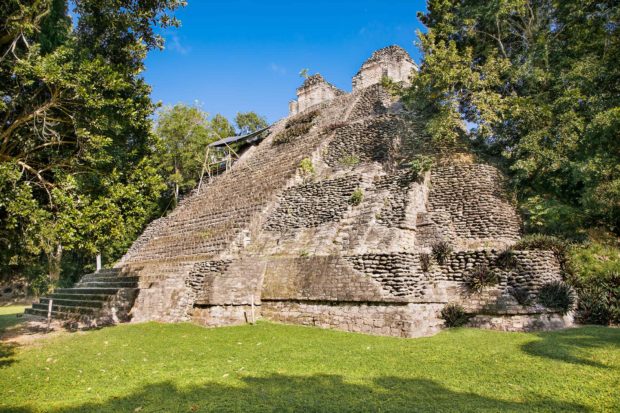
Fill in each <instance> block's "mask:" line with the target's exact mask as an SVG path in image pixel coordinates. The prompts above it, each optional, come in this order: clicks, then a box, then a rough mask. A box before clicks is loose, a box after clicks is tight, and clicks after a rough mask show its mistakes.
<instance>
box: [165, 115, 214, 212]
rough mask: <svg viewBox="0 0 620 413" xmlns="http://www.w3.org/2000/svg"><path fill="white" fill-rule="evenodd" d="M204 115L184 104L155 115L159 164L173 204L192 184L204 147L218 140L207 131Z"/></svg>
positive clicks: (202, 156)
mask: <svg viewBox="0 0 620 413" xmlns="http://www.w3.org/2000/svg"><path fill="white" fill-rule="evenodd" d="M208 116H209V115H208V114H207V113H206V112H204V111H202V110H201V109H200V108H199V107H197V106H188V105H184V104H178V105H175V106H171V107H165V108H163V109H162V110H160V112H159V115H158V119H157V125H156V128H155V134H156V135H157V137H158V138H159V139H160V141H161V144H162V147H163V149H162V151H161V155H160V156H161V160H160V162H161V165H162V168H163V169H164V171H165V174H166V175H167V177H168V178H167V182H168V185H169V186H170V187H171V188H172V191H173V194H174V200H175V202H176V201H177V200H178V197H179V194H180V193H185V192H187V191H188V190H190V189H192V188H193V187H194V186H195V185H196V183H197V181H198V179H199V178H200V172H201V170H202V164H203V158H204V152H205V149H206V148H207V145H208V144H209V143H211V142H213V141H216V140H218V139H220V138H219V135H217V134H216V133H213V132H212V131H211V125H210V123H209V120H208Z"/></svg>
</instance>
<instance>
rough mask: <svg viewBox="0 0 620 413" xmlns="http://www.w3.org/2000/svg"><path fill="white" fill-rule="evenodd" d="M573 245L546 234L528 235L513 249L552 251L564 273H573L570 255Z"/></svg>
mask: <svg viewBox="0 0 620 413" xmlns="http://www.w3.org/2000/svg"><path fill="white" fill-rule="evenodd" d="M570 248H571V243H570V242H569V241H566V240H564V239H561V238H558V237H554V236H551V235H544V234H528V235H526V236H524V237H523V238H521V239H520V240H519V241H518V242H517V243H516V244H515V245H514V246H513V249H515V250H517V251H523V250H525V251H527V250H530V251H531V250H543V251H552V252H553V255H554V256H555V258H556V259H557V260H558V262H559V264H560V268H561V269H562V271H563V272H564V273H571V272H572V270H571V266H570V261H569V258H568V253H569V250H570Z"/></svg>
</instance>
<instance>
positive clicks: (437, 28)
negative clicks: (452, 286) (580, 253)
mask: <svg viewBox="0 0 620 413" xmlns="http://www.w3.org/2000/svg"><path fill="white" fill-rule="evenodd" d="M427 4H428V12H427V13H423V14H420V18H421V20H422V22H423V23H424V24H425V25H426V26H427V28H428V31H427V32H426V33H424V34H422V33H420V34H419V38H420V46H421V49H422V51H423V53H424V60H423V62H422V65H421V70H420V71H419V73H417V74H415V75H414V77H413V85H412V86H411V87H410V88H407V89H405V90H403V91H402V93H403V96H404V98H405V100H406V102H407V103H408V104H409V106H411V107H413V108H415V109H416V110H418V111H420V112H421V113H422V114H425V115H426V116H427V117H428V118H429V119H430V121H429V122H428V126H427V129H428V132H429V134H430V135H431V136H432V138H433V140H434V141H435V143H436V145H437V146H439V147H441V148H442V149H443V150H444V151H451V150H455V149H458V148H459V147H460V146H461V145H462V143H463V142H469V143H473V144H474V147H477V148H478V149H480V150H481V152H483V153H485V154H486V155H487V156H490V157H492V158H493V159H494V160H497V161H498V162H500V164H502V165H503V166H504V167H505V168H506V169H507V170H508V171H510V174H511V177H512V181H513V183H514V185H515V188H516V189H517V191H516V192H517V194H518V197H519V200H520V201H521V205H522V207H523V210H524V213H525V216H526V218H527V219H526V225H527V229H528V230H529V231H533V232H546V233H554V234H565V235H570V236H571V237H575V235H576V234H577V233H579V232H580V230H581V229H582V228H585V227H588V226H593V225H594V226H602V227H605V228H607V229H608V230H611V231H614V232H616V234H620V4H619V3H618V2H616V1H594V0H587V1H582V0H579V1H578V0H562V1H559V0H493V1H477V0H466V1H460V0H458V1H457V0H430V1H428V3H427Z"/></svg>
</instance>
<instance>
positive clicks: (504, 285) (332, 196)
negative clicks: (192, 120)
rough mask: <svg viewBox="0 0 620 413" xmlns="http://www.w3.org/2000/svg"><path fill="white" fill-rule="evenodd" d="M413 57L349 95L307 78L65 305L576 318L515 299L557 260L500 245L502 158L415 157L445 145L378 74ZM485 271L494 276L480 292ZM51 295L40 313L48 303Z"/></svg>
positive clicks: (61, 307)
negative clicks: (237, 150)
mask: <svg viewBox="0 0 620 413" xmlns="http://www.w3.org/2000/svg"><path fill="white" fill-rule="evenodd" d="M415 69H416V66H415V64H414V63H413V61H412V60H411V58H410V57H409V55H408V54H407V53H406V52H405V51H404V50H403V49H401V48H399V47H396V46H392V47H389V48H386V49H383V50H380V51H378V52H376V53H375V54H373V56H372V57H371V58H370V59H369V60H368V61H367V62H366V63H364V64H363V65H362V68H361V70H360V72H359V73H358V74H357V75H356V76H355V78H354V80H353V91H352V92H351V93H344V92H342V91H340V90H338V89H337V88H335V87H334V86H332V85H330V84H328V83H327V82H326V81H325V80H324V79H323V78H322V77H321V76H320V75H316V76H312V77H310V78H308V79H307V80H306V81H305V82H304V85H303V86H302V87H301V88H300V89H299V90H298V91H297V92H298V101H297V102H295V103H294V104H292V106H291V115H290V116H289V117H287V118H286V119H282V120H281V121H279V122H277V123H276V124H274V125H273V126H272V127H271V128H270V130H269V133H268V135H267V136H266V137H265V138H264V139H263V140H262V141H260V143H258V144H255V145H253V146H252V147H250V148H249V149H248V150H247V151H245V153H244V154H243V156H241V157H240V159H239V160H238V161H237V162H236V163H235V164H234V165H233V166H232V168H231V169H230V170H229V171H226V172H225V173H222V174H220V175H217V176H215V177H213V178H212V179H211V180H210V181H209V182H208V183H206V184H203V186H202V187H201V189H200V191H199V192H197V191H196V192H194V193H193V194H192V195H191V196H189V197H187V198H186V199H185V200H184V201H183V202H182V203H181V204H180V205H179V206H178V207H177V208H176V209H175V210H174V211H173V212H172V213H170V214H169V215H167V216H166V217H164V218H161V219H159V220H156V221H154V222H152V223H151V224H150V225H149V226H148V228H147V229H146V230H145V231H144V233H143V234H142V236H140V238H139V239H138V240H137V241H136V242H135V243H134V245H133V246H132V247H131V248H130V250H129V251H128V252H127V254H126V255H125V256H124V257H123V258H122V259H121V260H120V261H119V262H118V263H117V264H116V265H115V268H114V269H110V270H104V271H102V272H99V273H96V274H91V275H88V276H86V277H85V278H84V279H82V280H81V281H80V283H79V284H78V285H76V287H75V288H72V289H63V290H57V291H56V293H55V294H54V295H52V296H51V298H52V299H54V306H53V309H54V314H55V315H57V316H58V317H62V316H64V315H67V314H72V313H75V312H78V313H80V314H84V315H87V316H89V317H91V319H93V320H99V322H103V321H108V322H115V321H132V322H141V321H147V320H158V321H165V322H177V321H190V320H191V321H194V322H196V323H200V324H203V325H206V326H223V325H231V324H239V323H246V322H249V321H252V319H259V318H260V319H266V320H273V321H277V322H284V323H295V324H303V325H312V326H320V327H329V328H336V329H342V330H347V331H356V332H365V333H371V334H382V335H392V336H402V337H415V336H424V335H430V334H433V333H435V332H437V331H439V329H440V328H441V327H442V325H443V321H442V319H441V318H440V312H441V310H442V309H443V308H444V306H445V305H446V304H448V303H458V304H460V305H462V306H463V307H464V308H465V309H466V310H467V311H468V312H469V313H470V314H471V315H472V318H471V320H470V322H469V323H470V325H472V326H479V327H486V328H495V329H503V330H529V329H536V328H556V327H564V326H567V325H569V324H570V322H571V319H570V317H568V316H562V315H560V314H559V313H557V312H555V311H554V310H552V309H547V308H544V307H541V306H540V305H538V304H527V305H520V304H519V302H518V301H517V300H516V299H515V297H514V291H515V289H521V290H526V291H527V294H529V295H530V296H531V297H536V294H537V292H538V290H539V289H540V288H541V286H542V285H544V284H545V283H548V282H550V281H553V280H559V279H560V267H559V263H558V261H557V260H556V258H555V257H554V255H553V253H552V252H550V251H514V252H510V258H511V259H510V260H509V261H511V264H510V265H506V264H505V262H504V261H506V260H502V259H500V257H502V256H504V257H505V256H506V253H505V252H504V251H505V250H506V248H507V247H509V246H511V245H512V244H514V243H515V242H516V241H517V240H518V239H519V237H520V226H521V223H520V220H519V216H518V215H517V212H516V210H515V207H514V206H513V204H512V203H511V202H510V200H509V199H508V197H507V195H506V192H505V191H504V186H503V185H504V178H503V176H502V174H501V173H500V172H499V171H498V170H497V169H496V168H494V167H493V166H490V165H487V164H484V163H480V162H478V161H476V159H475V158H474V157H473V156H471V155H470V154H468V153H465V152H464V153H460V154H456V155H454V156H451V157H448V158H437V159H438V160H437V162H436V163H435V165H434V166H433V167H432V168H431V169H430V171H427V172H423V173H417V172H416V171H415V170H413V169H412V168H411V166H410V164H409V163H410V161H411V159H413V158H414V157H415V156H416V155H421V154H422V155H429V156H430V155H433V154H435V149H434V148H433V147H432V145H430V144H429V141H428V139H427V138H426V137H425V136H424V134H423V120H422V119H419V118H418V117H417V116H416V115H415V114H414V113H409V112H407V111H405V110H404V109H403V106H402V105H401V104H399V102H398V101H396V100H395V99H394V98H393V97H392V96H391V95H390V94H388V93H387V92H386V91H385V90H384V89H383V88H382V86H381V85H380V81H381V79H382V78H383V77H384V76H388V77H392V78H393V80H395V81H407V75H408V73H410V72H411V70H415ZM433 251H434V252H433ZM441 251H443V253H442V252H441ZM475 272H493V273H494V274H495V275H496V276H497V282H496V283H495V284H494V285H491V286H487V287H484V288H482V289H480V290H476V291H472V290H471V289H470V288H468V287H467V282H466V281H467V280H468V278H469V277H471V274H472V273H475ZM48 299H49V298H47V299H44V300H43V301H42V303H40V304H35V307H34V309H32V310H30V312H32V313H39V314H41V313H44V312H45V311H46V308H47V305H46V303H47V302H48V301H46V300H48ZM532 302H533V303H535V302H536V301H535V300H533V301H532Z"/></svg>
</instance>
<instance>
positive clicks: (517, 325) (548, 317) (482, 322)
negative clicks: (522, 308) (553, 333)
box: [468, 313, 574, 331]
mask: <svg viewBox="0 0 620 413" xmlns="http://www.w3.org/2000/svg"><path fill="white" fill-rule="evenodd" d="M573 325H574V321H573V316H572V315H570V314H569V315H564V316H563V315H561V314H557V313H544V314H519V315H477V316H475V317H474V318H472V319H471V320H469V323H468V326H470V327H476V328H485V329H489V330H499V331H548V330H559V329H562V328H569V327H572V326H573Z"/></svg>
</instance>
